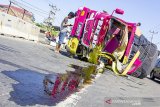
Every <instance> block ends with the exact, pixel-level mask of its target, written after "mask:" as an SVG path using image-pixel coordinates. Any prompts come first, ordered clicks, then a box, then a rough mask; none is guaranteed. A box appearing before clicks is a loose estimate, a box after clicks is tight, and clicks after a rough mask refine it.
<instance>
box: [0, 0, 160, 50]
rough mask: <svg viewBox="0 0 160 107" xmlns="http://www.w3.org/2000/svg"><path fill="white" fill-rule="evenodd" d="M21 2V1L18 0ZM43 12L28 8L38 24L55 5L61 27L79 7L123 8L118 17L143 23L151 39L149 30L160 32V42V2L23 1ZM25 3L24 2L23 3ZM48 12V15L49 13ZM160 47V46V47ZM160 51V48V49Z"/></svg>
mask: <svg viewBox="0 0 160 107" xmlns="http://www.w3.org/2000/svg"><path fill="white" fill-rule="evenodd" d="M16 1H19V2H21V0H16ZM23 1H26V2H28V3H30V4H32V5H34V6H36V7H38V8H40V9H42V10H45V11H46V14H42V15H43V16H40V15H39V14H40V13H38V12H35V11H33V10H32V9H29V8H27V9H28V10H29V11H32V12H33V13H34V14H35V18H36V21H37V22H42V21H43V20H44V17H47V14H48V13H49V10H50V7H49V6H48V4H49V3H51V2H52V3H53V5H56V6H57V7H58V8H59V9H61V10H60V11H59V12H57V15H56V19H55V22H54V23H55V25H60V22H61V21H62V19H63V18H64V17H65V16H66V15H67V14H68V12H70V11H74V12H75V11H76V10H77V9H78V8H79V7H82V6H86V7H89V8H91V9H93V10H98V11H102V10H106V11H107V12H108V13H112V11H113V10H114V9H116V8H121V9H123V10H124V11H125V14H124V15H116V16H117V17H120V18H122V19H124V20H126V21H127V22H141V23H142V26H141V27H140V28H141V29H142V32H143V34H144V35H145V36H146V37H147V38H148V39H150V37H151V34H150V33H149V30H155V31H159V34H158V35H155V36H154V39H153V42H154V43H157V42H160V36H159V35H160V0H23ZM0 3H1V4H9V2H8V0H0ZM22 3H23V2H22ZM47 12H48V13H47ZM158 46H159V47H160V44H159V45H158ZM159 49H160V48H159Z"/></svg>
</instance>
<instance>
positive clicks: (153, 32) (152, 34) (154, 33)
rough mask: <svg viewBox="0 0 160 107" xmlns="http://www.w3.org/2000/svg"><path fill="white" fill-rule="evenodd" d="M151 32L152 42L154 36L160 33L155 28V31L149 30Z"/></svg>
mask: <svg viewBox="0 0 160 107" xmlns="http://www.w3.org/2000/svg"><path fill="white" fill-rule="evenodd" d="M149 32H150V33H151V43H152V40H153V36H154V35H156V34H158V32H155V31H154V30H153V31H151V30H150V31H149Z"/></svg>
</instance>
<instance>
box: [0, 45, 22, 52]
mask: <svg viewBox="0 0 160 107" xmlns="http://www.w3.org/2000/svg"><path fill="white" fill-rule="evenodd" d="M0 50H2V51H8V52H14V53H20V52H18V51H15V50H14V49H13V48H11V47H8V46H6V45H2V44H0Z"/></svg>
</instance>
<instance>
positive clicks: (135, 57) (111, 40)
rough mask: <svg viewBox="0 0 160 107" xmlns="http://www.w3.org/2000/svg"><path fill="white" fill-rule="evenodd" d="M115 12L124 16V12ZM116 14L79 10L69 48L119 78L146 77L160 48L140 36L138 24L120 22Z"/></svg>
mask: <svg viewBox="0 0 160 107" xmlns="http://www.w3.org/2000/svg"><path fill="white" fill-rule="evenodd" d="M114 12H115V13H117V14H121V15H123V13H124V11H123V10H121V9H116V10H114V11H113V13H114ZM113 13H112V14H111V15H110V14H108V13H106V12H97V11H95V10H91V9H89V8H86V7H84V8H79V9H78V12H77V16H76V18H75V23H74V26H73V29H72V32H71V35H70V39H69V41H68V44H67V48H66V49H67V51H68V52H69V53H70V54H72V55H76V56H78V58H79V59H85V60H87V61H89V62H91V63H94V64H98V65H100V67H99V68H101V69H104V68H108V69H110V70H112V71H113V72H114V73H115V74H117V75H133V76H135V77H138V78H144V77H146V76H147V74H149V73H150V71H151V70H152V69H153V67H154V65H155V62H156V60H157V57H158V50H157V46H156V45H155V44H153V43H151V42H149V41H148V40H147V39H146V38H145V36H144V35H143V34H141V32H140V30H139V28H138V27H137V24H136V23H130V22H126V21H124V20H122V19H119V18H117V17H115V16H113ZM101 71H102V70H101Z"/></svg>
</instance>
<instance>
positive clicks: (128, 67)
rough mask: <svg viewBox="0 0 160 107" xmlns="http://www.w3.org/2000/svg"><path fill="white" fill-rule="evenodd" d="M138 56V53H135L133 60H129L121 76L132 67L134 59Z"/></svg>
mask: <svg viewBox="0 0 160 107" xmlns="http://www.w3.org/2000/svg"><path fill="white" fill-rule="evenodd" d="M139 55H140V52H139V51H137V53H136V54H135V55H134V57H133V59H132V60H131V62H130V63H129V64H128V66H127V67H126V69H125V70H124V72H123V73H122V74H121V75H126V74H127V72H128V71H129V69H130V68H131V67H132V65H133V64H134V62H135V61H136V59H137V58H138V57H139Z"/></svg>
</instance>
